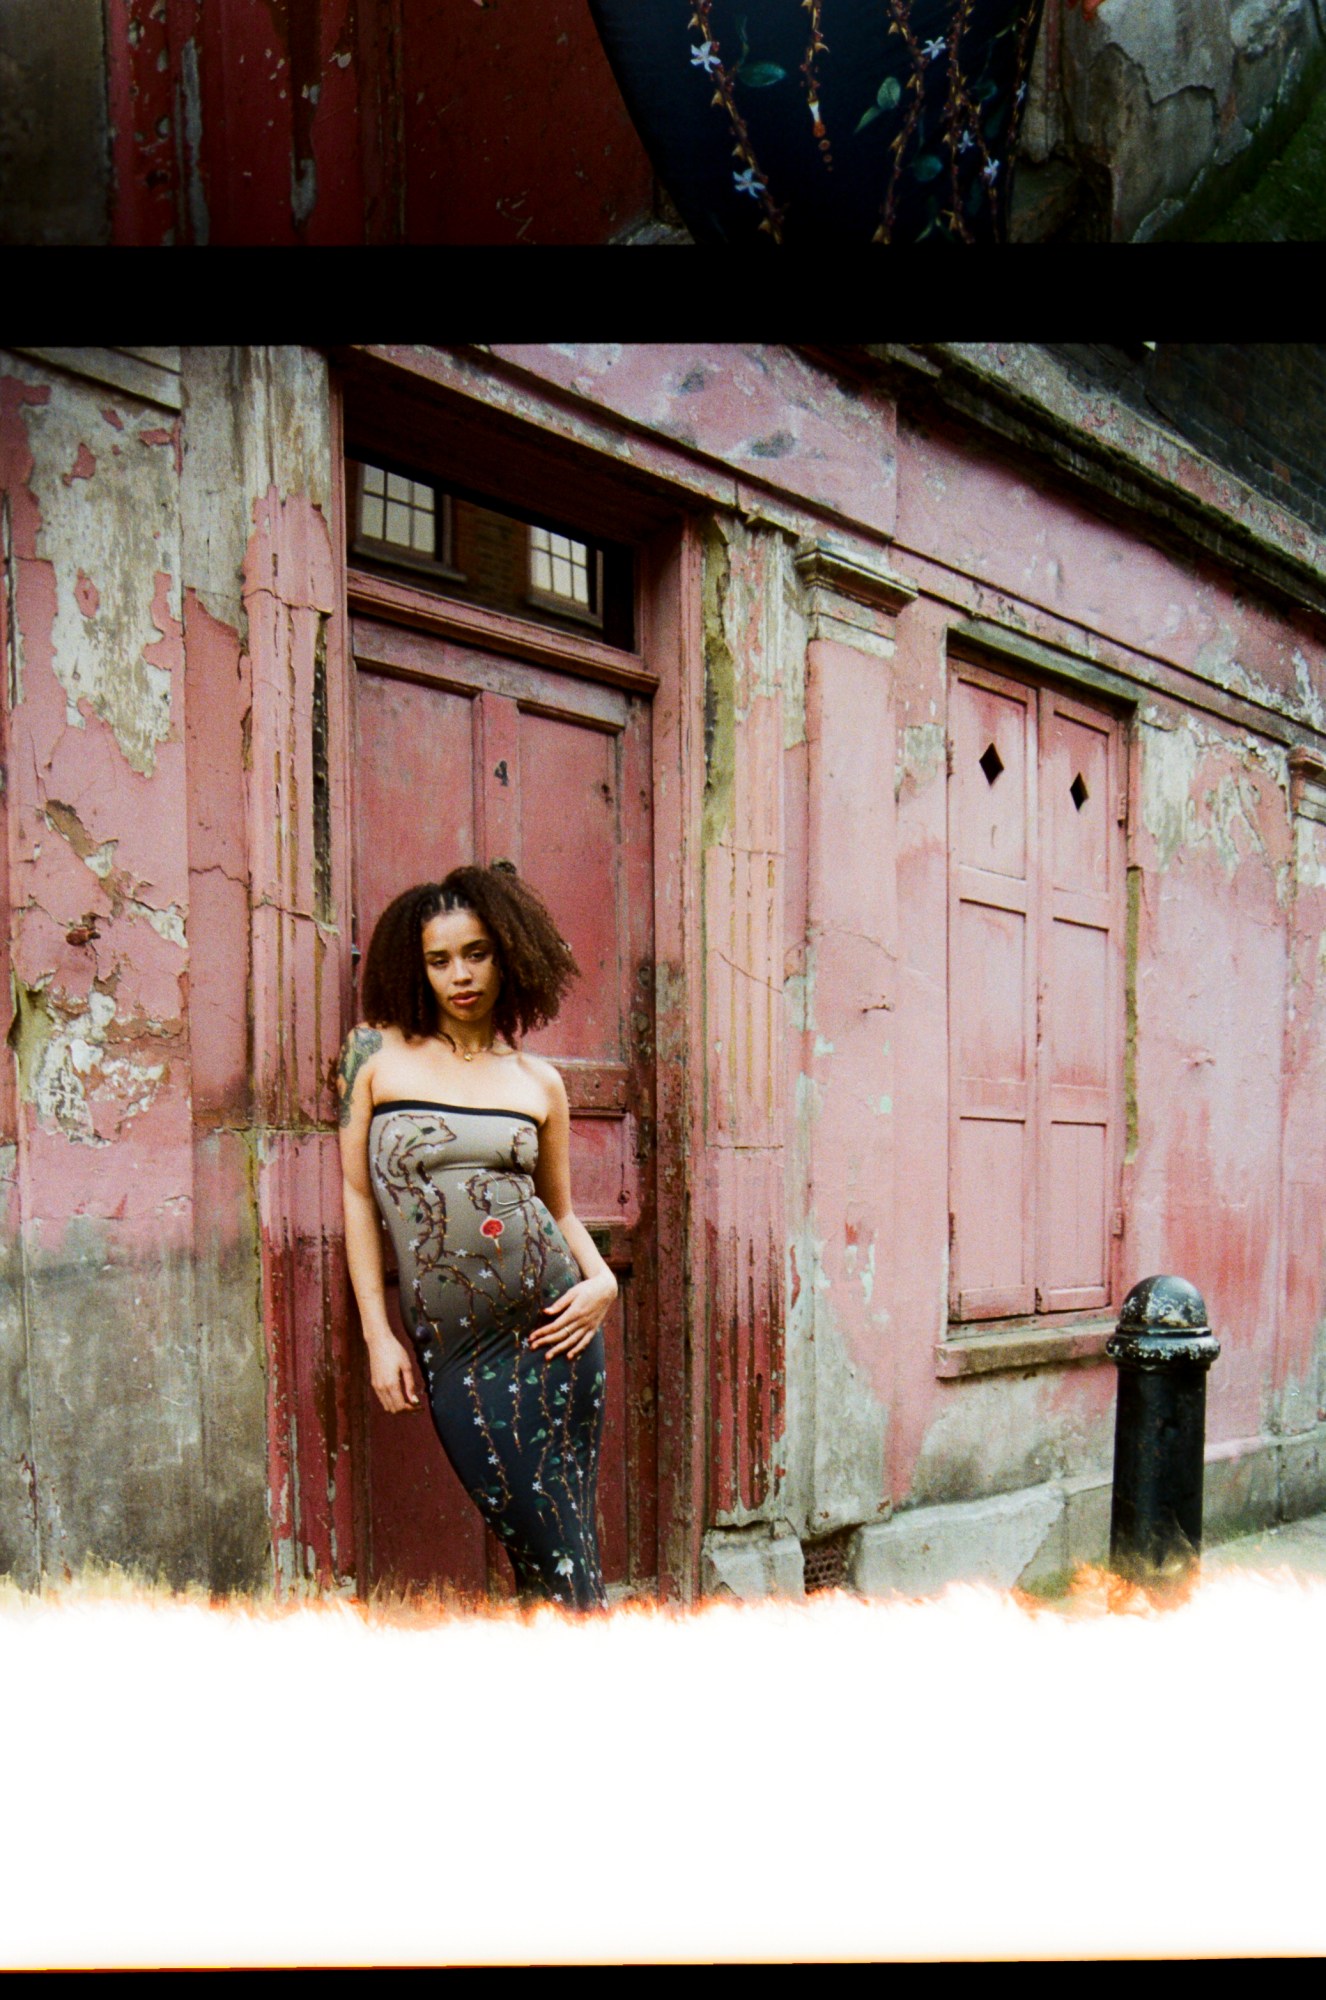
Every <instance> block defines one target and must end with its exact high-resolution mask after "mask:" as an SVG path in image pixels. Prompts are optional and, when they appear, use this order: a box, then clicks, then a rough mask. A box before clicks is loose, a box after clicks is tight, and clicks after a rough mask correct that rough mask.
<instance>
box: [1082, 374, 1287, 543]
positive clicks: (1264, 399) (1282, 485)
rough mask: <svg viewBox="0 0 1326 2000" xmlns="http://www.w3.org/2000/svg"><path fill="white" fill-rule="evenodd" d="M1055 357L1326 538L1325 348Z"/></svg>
mask: <svg viewBox="0 0 1326 2000" xmlns="http://www.w3.org/2000/svg"><path fill="white" fill-rule="evenodd" d="M1055 352H1057V353H1058V354H1059V355H1061V356H1062V357H1063V359H1065V360H1066V361H1068V362H1069V364H1070V365H1071V366H1072V367H1073V368H1074V370H1075V371H1078V372H1080V373H1082V374H1084V375H1086V376H1088V377H1090V378H1091V379H1092V380H1093V381H1096V382H1098V383H1100V384H1101V386H1103V387H1108V388H1109V389H1110V390H1111V391H1112V392H1113V393H1114V394H1115V395H1118V396H1120V397H1123V398H1124V399H1126V400H1127V401H1128V402H1130V403H1132V404H1133V405H1134V406H1135V407H1136V408H1138V409H1139V410H1143V411H1145V412H1146V413H1147V414H1149V415H1151V416H1153V417H1159V418H1160V419H1161V420H1162V421H1163V422H1165V423H1167V424H1169V425H1170V426H1172V428H1173V429H1174V430H1176V431H1177V432H1178V433H1179V435H1180V436H1181V437H1183V438H1186V439H1187V441H1188V442H1189V443H1190V444H1193V445H1195V446H1196V448H1197V449H1198V450H1199V451H1201V452H1204V453H1205V454H1206V455H1207V456H1208V457H1209V458H1212V459H1214V460H1215V461H1216V463H1217V464H1218V465H1222V466H1224V467H1225V469H1226V470H1227V471H1229V472H1232V473H1235V474H1236V475H1237V476H1238V477H1239V478H1240V479H1246V480H1247V482H1248V484H1249V485H1250V486H1255V487H1256V488H1257V490H1258V492H1260V493H1264V494H1265V495H1266V496H1267V498H1268V499H1271V500H1274V501H1275V502H1276V503H1277V504H1278V505H1279V506H1281V507H1284V508H1286V509H1287V510H1288V511H1289V512H1290V513H1293V514H1297V515H1299V516H1300V517H1301V518H1302V519H1303V520H1305V521H1308V522H1310V523H1311V524H1312V526H1313V527H1314V528H1316V529H1318V530H1319V531H1326V462H1323V459H1322V454H1321V449H1320V439H1321V437H1322V434H1323V429H1324V428H1326V347H1323V346H1294V345H1291V344H1289V343H1286V342H1274V343H1269V344H1260V345H1246V346H1245V345H1237V344H1232V343H1218V344H1217V343H1212V344H1210V345H1202V344H1200V343H1187V342H1161V343H1159V344H1158V345H1157V346H1156V347H1155V348H1153V349H1147V348H1145V347H1143V346H1142V345H1141V344H1140V343H1139V344H1138V345H1137V346H1135V347H1131V348H1127V347H1107V346H1104V345H1093V346H1088V345H1077V346H1064V347H1059V348H1056V349H1055Z"/></svg>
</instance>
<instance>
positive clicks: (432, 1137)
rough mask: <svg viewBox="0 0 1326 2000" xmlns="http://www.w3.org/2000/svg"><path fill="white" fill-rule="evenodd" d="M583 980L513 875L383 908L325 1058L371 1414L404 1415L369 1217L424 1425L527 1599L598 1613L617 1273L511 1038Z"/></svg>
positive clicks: (550, 1104) (551, 1083)
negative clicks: (389, 1245) (359, 1007)
mask: <svg viewBox="0 0 1326 2000" xmlns="http://www.w3.org/2000/svg"><path fill="white" fill-rule="evenodd" d="M577 972H578V968H577V966H576V963H575V960H574V958H573V957H572V954H571V950H570V947H569V946H568V945H567V944H566V942H565V940H564V939H563V938H561V937H560V936H559V934H558V931H557V927H556V925H555V923H554V922H553V919H552V917H551V916H550V915H549V913H548V910H547V908H546V907H545V905H544V904H543V903H542V902H541V901H540V899H539V897H538V896H537V895H536V894H535V892H534V891H533V890H532V889H531V888H530V886H529V885H528V883H525V882H522V881H521V880H520V879H519V878H518V877H517V875H516V873H515V871H514V869H512V868H511V867H510V865H509V864H506V865H502V864H499V865H498V866H497V867H494V868H476V867H471V868H455V869H453V870H452V872H451V873H450V874H449V875H448V876H447V878H446V880H445V881H443V882H440V883H422V884H420V885H419V886H418V887H416V888H413V889H407V890H406V891H405V893H404V894H403V895H401V896H398V897H397V898H396V900H395V902H394V903H392V904H390V905H389V906H388V908H387V909H386V910H384V911H383V913H382V916H381V918H380V919H379V921H378V924H377V927H376V929H375V930H374V932H373V938H372V942H371V943H370V945H369V948H368V956H367V958H366V959H365V961H364V984H363V1007H364V1019H363V1021H362V1022H361V1024H360V1025H359V1026H358V1027H357V1028H354V1029H353V1030H352V1031H351V1033H350V1035H349V1036H348V1037H347V1039H346V1042H345V1046H344V1048H343V1050H342V1052H341V1061H340V1072H339V1074H340V1123H341V1164H342V1177H343V1187H344V1194H345V1235H346V1251H347V1255H348V1258H349V1264H350V1279H351V1283H352V1284H353V1286H354V1292H355V1298H356V1300H357V1301H358V1305H359V1317H360V1322H361V1324H362V1326H363V1330H364V1339H365V1342H366V1343H367V1346H368V1359H369V1373H370V1377H371V1380H372V1384H373V1391H374V1394H375V1395H376V1396H377V1399H378V1401H379V1403H381V1405H382V1407H383V1409H384V1410H387V1411H390V1412H392V1413H393V1414H395V1413H398V1412H401V1411H406V1410H412V1409H417V1408H418V1406H419V1393H418V1388H417V1384H416V1378H415V1373H414V1368H413V1366H412V1363H411V1359H410V1355H409V1353H408V1352H407V1351H406V1349H405V1348H404V1347H403V1346H402V1345H401V1343H400V1341H399V1340H397V1338H396V1336H395V1334H394V1333H393V1332H392V1330H391V1326H390V1323H389V1322H388V1319H387V1312H386V1304H385V1300H384V1297H383V1283H382V1238H381V1233H380V1231H379V1227H378V1215H377V1211H378V1210H379V1209H380V1210H381V1213H382V1216H383V1219H384V1220H385V1222H386V1224H387V1227H388V1229H389V1230H390V1231H391V1235H392V1240H393V1243H394V1245H395V1250H396V1262H397V1265H398V1267H399V1270H400V1304H401V1316H402V1318H403V1320H404V1322H405V1325H406V1326H407V1328H409V1330H410V1332H411V1334H412V1337H413V1342H414V1350H415V1355H416V1357H417V1358H418V1361H419V1364H420V1367H421V1368H422V1370H423V1375H424V1380H425V1382H426V1384H427V1389H428V1402H429V1407H430V1408H431V1410H432V1414H433V1422H434V1424H435V1425H436V1427H437V1434H438V1436H439V1437H440V1438H441V1440H442V1444H443V1448H444V1449H445V1451H446V1453H447V1456H448V1458H449V1459H450V1460H451V1463H452V1465H453V1466H454V1467H455V1469H456V1472H457V1473H458V1475H459V1477H460V1479H461V1480H462V1482H463V1483H464V1485H465V1487H466V1490H467V1491H468V1493H469V1495H470V1497H471V1499H472V1500H473V1501H474V1502H475V1504H476V1506H477V1507H478V1508H479V1510H480V1512H481V1514H482V1515H483V1517H484V1519H485V1520H486V1521H487V1523H488V1525H489V1527H491V1528H492V1529H493V1530H494V1532H495V1533H496V1534H497V1535H498V1536H499V1537H500V1538H501V1540H502V1542H503V1544H504V1545H505V1547H506V1550H507V1554H508V1555H509V1556H510V1558H511V1564H512V1568H513V1569H514V1571H515V1575H516V1583H517V1586H518V1588H519V1591H520V1595H521V1599H522V1601H523V1602H526V1603H528V1602H530V1601H532V1600H537V1599H552V1600H555V1601H556V1602H557V1603H560V1604H564V1605H567V1606H569V1607H574V1608H576V1609H578V1610H588V1609H591V1608H593V1607H596V1606H600V1607H601V1606H603V1605H604V1604H605V1603H606V1598H605V1596H604V1590H603V1578H602V1575H601V1572H600V1569H599V1559H598V1547H597V1542H596V1537H595V1528H594V1496H595V1483H596V1477H597V1470H598V1452H599V1438H600V1434H601V1430H602V1420H603V1382H604V1354H603V1335H602V1333H601V1332H600V1330H599V1329H600V1327H601V1324H602V1321H603V1318H604V1316H605V1314H606V1313H607V1311H608V1309H609V1307H610V1306H611V1304H612V1302H613V1300H614V1298H615V1297H616V1296H617V1281H616V1279H615V1278H614V1277H613V1275H612V1273H611V1271H610V1270H609V1269H608V1267H607V1265H606V1264H605V1263H604V1262H603V1259H602V1258H601V1257H600V1256H599V1254H598V1251H597V1250H596V1249H595V1248H594V1245H593V1243H592V1242H591V1240H590V1237H589V1233H588V1231H587V1230H586V1229H585V1228H584V1226H583V1224H582V1223H581V1222H579V1221H578V1220H577V1218H576V1216H575V1214H574V1212H573V1210H572V1207H571V1182H570V1168H569V1142H570V1118H569V1114H568V1111H567V1102H566V1089H565V1086H564V1085H563V1083H562V1079H561V1077H560V1076H559V1075H558V1073H557V1071H556V1070H555V1069H554V1068H553V1065H552V1064H551V1063H548V1062H542V1061H540V1060H539V1059H538V1058H537V1057H535V1056H531V1055H526V1054H525V1053H524V1052H523V1051H522V1050H521V1049H520V1048H519V1046H518V1043H519V1037H520V1036H521V1035H522V1034H524V1033H526V1032H528V1031H529V1030H530V1029H532V1028H537V1027H541V1026H542V1025H543V1024H544V1023H545V1022H547V1021H550V1020H552V1019H553V1017H554V1015H555V1014H556V1012H557V1009H558V1006H559V1004H560V1002H561V1000H562V997H563V995H564V994H565V992H566V989H567V987H568V985H569V984H570V982H571V980H572V979H573V978H574V977H576V976H577Z"/></svg>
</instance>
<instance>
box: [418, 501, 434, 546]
mask: <svg viewBox="0 0 1326 2000" xmlns="http://www.w3.org/2000/svg"><path fill="white" fill-rule="evenodd" d="M414 549H415V554H416V555H421V556H431V555H432V554H433V549H434V544H433V517H432V515H431V514H423V513H420V512H418V511H417V510H416V512H415V517H414Z"/></svg>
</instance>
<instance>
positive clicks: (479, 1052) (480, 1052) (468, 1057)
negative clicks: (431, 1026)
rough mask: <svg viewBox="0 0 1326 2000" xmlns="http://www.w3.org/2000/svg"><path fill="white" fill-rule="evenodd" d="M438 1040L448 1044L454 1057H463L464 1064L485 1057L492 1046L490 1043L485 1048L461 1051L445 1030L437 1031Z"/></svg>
mask: <svg viewBox="0 0 1326 2000" xmlns="http://www.w3.org/2000/svg"><path fill="white" fill-rule="evenodd" d="M438 1039H439V1040H440V1041H443V1042H447V1043H449V1044H450V1047H451V1049H452V1052H453V1053H454V1054H455V1055H458V1056H463V1057H464V1059H465V1061H466V1062H473V1061H474V1058H475V1057H476V1056H486V1055H487V1054H488V1053H489V1052H490V1051H491V1049H492V1046H493V1045H492V1043H491V1042H489V1043H488V1045H487V1047H486V1048H482V1049H462V1048H461V1047H460V1046H459V1045H458V1044H457V1043H456V1042H453V1041H452V1039H451V1036H450V1035H449V1034H448V1033H447V1031H446V1029H445V1028H442V1029H440V1030H439V1033H438Z"/></svg>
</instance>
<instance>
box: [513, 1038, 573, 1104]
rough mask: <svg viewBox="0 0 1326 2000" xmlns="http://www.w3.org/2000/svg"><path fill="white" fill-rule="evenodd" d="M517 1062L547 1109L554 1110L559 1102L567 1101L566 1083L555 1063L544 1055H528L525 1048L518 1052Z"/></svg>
mask: <svg viewBox="0 0 1326 2000" xmlns="http://www.w3.org/2000/svg"><path fill="white" fill-rule="evenodd" d="M516 1062H517V1064H518V1065H519V1067H520V1071H521V1074H522V1075H523V1076H527V1077H528V1078H529V1080H530V1082H531V1083H533V1084H534V1085H535V1086H536V1087H537V1089H538V1091H539V1094H540V1095H541V1096H542V1098H543V1100H544V1103H545V1106H546V1111H545V1116H546V1115H547V1112H548V1111H553V1110H555V1109H556V1107H557V1106H558V1104H565V1102H566V1085H565V1084H564V1083H563V1082H562V1075H561V1071H560V1070H559V1069H558V1068H557V1066H556V1064H555V1063H550V1062H547V1061H545V1059H544V1058H543V1057H542V1056H531V1055H527V1054H526V1053H525V1051H524V1049H520V1050H519V1051H518V1052H517V1054H516Z"/></svg>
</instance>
